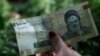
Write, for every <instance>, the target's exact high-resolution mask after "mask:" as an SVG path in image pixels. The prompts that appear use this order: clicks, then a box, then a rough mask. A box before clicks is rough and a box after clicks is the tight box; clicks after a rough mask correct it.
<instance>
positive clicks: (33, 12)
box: [0, 0, 100, 56]
mask: <svg viewBox="0 0 100 56" xmlns="http://www.w3.org/2000/svg"><path fill="white" fill-rule="evenodd" d="M18 1H19V2H20V0H18ZM81 2H83V0H27V2H26V3H23V2H22V3H19V4H17V3H10V2H8V0H0V56H19V52H18V46H17V42H16V38H15V34H14V30H13V29H12V28H13V27H12V26H11V25H10V19H8V17H7V15H8V14H9V13H10V12H13V11H14V12H17V13H19V14H20V15H22V16H24V17H33V16H38V15H41V14H47V13H52V12H55V11H56V10H58V9H60V8H66V7H67V6H73V5H74V4H77V3H81ZM89 2H90V6H91V11H92V14H93V17H94V20H95V22H96V25H97V28H98V30H99V32H100V26H99V24H100V23H99V22H100V19H99V18H100V16H99V15H100V10H99V9H100V0H89ZM74 48H75V49H76V50H77V51H78V52H80V53H81V54H82V55H83V56H100V54H99V53H100V52H99V50H100V38H99V37H96V38H92V39H89V40H87V41H81V42H79V43H77V44H76V45H75V46H74Z"/></svg>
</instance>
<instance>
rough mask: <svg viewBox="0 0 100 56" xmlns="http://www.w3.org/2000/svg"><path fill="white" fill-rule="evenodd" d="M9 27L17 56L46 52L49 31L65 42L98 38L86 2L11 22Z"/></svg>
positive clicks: (47, 49)
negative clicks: (13, 31) (14, 33)
mask: <svg viewBox="0 0 100 56" xmlns="http://www.w3.org/2000/svg"><path fill="white" fill-rule="evenodd" d="M13 24H14V29H15V32H16V38H17V42H18V47H19V52H20V54H21V56H28V55H32V54H36V53H39V52H44V51H50V50H51V42H50V40H49V38H48V33H49V32H50V31H55V32H57V33H58V34H59V35H60V36H61V38H62V39H63V40H64V42H65V43H67V41H68V40H70V41H72V42H73V43H75V42H78V41H82V40H85V39H88V38H91V37H95V36H97V35H98V32H97V29H96V26H95V23H94V20H93V17H92V15H91V11H90V8H89V5H88V2H85V3H82V4H78V5H75V6H72V7H67V8H65V9H60V10H58V11H57V12H55V13H51V14H47V15H42V16H36V17H32V18H27V19H20V20H15V21H13Z"/></svg>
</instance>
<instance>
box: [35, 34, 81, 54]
mask: <svg viewBox="0 0 100 56" xmlns="http://www.w3.org/2000/svg"><path fill="white" fill-rule="evenodd" d="M49 37H50V39H51V42H52V49H53V50H52V51H51V52H44V53H40V54H37V55H36V56H81V55H80V54H79V53H77V52H76V51H74V50H73V49H72V48H71V46H70V45H68V46H66V44H65V43H64V42H63V40H62V39H61V37H60V36H59V35H58V34H57V33H55V32H50V33H49Z"/></svg>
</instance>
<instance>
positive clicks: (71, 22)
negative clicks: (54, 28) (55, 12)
mask: <svg viewBox="0 0 100 56" xmlns="http://www.w3.org/2000/svg"><path fill="white" fill-rule="evenodd" d="M64 20H65V23H66V25H67V29H68V31H67V32H66V33H65V34H64V35H63V36H62V39H63V40H66V39H71V38H73V37H77V36H80V35H81V36H84V35H85V34H88V33H91V29H90V28H89V27H88V26H82V25H81V22H80V20H81V17H80V15H79V13H78V12H77V11H75V10H69V11H67V12H66V13H65V15H64Z"/></svg>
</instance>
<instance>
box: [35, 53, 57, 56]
mask: <svg viewBox="0 0 100 56" xmlns="http://www.w3.org/2000/svg"><path fill="white" fill-rule="evenodd" d="M36 56H55V53H54V52H43V53H38V54H36Z"/></svg>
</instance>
